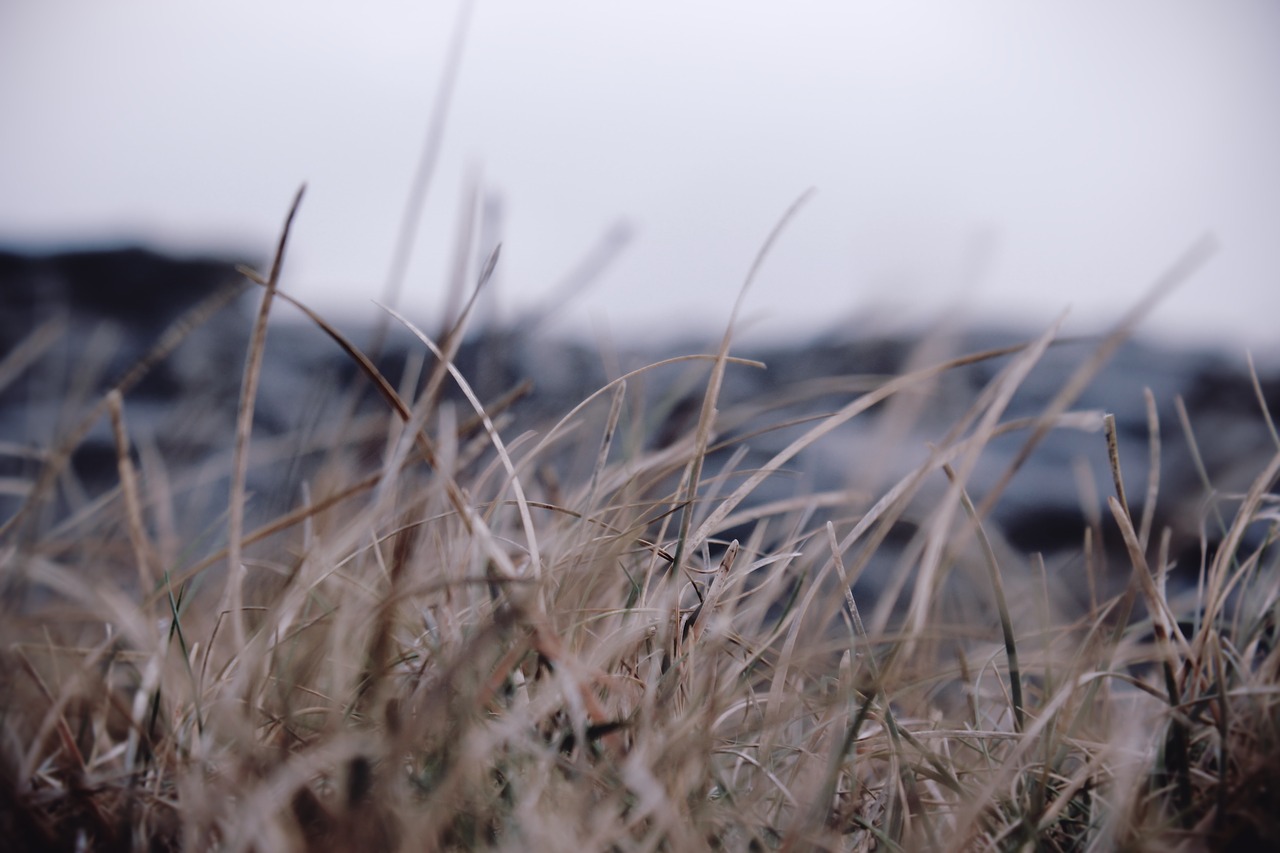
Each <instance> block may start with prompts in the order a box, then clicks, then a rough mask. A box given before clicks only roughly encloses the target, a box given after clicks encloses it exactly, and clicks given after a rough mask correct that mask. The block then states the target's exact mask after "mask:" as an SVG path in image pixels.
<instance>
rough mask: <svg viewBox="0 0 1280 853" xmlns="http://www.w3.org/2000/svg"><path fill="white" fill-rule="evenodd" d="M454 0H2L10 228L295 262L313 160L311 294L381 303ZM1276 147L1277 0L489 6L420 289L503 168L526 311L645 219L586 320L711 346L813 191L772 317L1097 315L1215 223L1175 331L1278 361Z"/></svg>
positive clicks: (300, 265)
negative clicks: (282, 231) (284, 227)
mask: <svg viewBox="0 0 1280 853" xmlns="http://www.w3.org/2000/svg"><path fill="white" fill-rule="evenodd" d="M458 8H459V7H458V6H457V5H456V4H454V3H413V2H367V3H363V4H349V3H338V2H314V1H313V2H304V0H291V2H275V3H270V2H260V0H255V1H254V2H249V0H223V2H220V3H217V4H200V5H199V6H196V5H195V4H173V3H166V2H158V0H147V2H144V1H143V0H117V2H113V3H100V2H89V0H81V2H62V3H43V2H35V0H31V2H24V0H11V2H6V3H4V4H2V5H0V116H2V117H3V118H2V120H0V241H3V242H7V243H12V242H21V241H37V242H39V243H42V244H49V243H63V244H65V243H71V242H75V241H80V240H102V239H119V238H123V239H130V240H142V241H146V242H151V243H154V244H157V245H159V246H161V247H170V248H178V249H203V248H210V247H213V248H222V247H227V248H239V249H244V250H248V251H250V252H253V253H256V254H260V255H266V254H267V253H269V252H270V250H271V247H272V246H273V244H274V242H275V239H276V236H277V231H278V229H279V226H280V223H281V221H282V219H283V216H284V213H285V210H286V208H287V206H288V203H289V200H290V198H291V197H292V194H293V191H294V190H295V189H296V187H297V186H298V184H300V183H301V182H302V181H304V180H305V181H307V182H308V184H309V189H308V195H307V198H306V200H305V201H304V204H303V208H302V211H301V214H300V216H299V219H298V222H297V225H296V230H295V234H294V241H293V243H292V247H291V254H290V256H289V259H288V270H287V276H286V284H285V286H286V287H287V288H288V289H290V290H292V291H293V292H295V293H297V294H299V295H300V296H302V297H303V298H305V299H309V300H311V301H312V302H314V303H316V304H317V305H318V306H319V307H321V308H322V309H324V310H326V311H327V312H328V313H330V314H333V315H350V316H352V317H367V316H370V315H371V314H372V311H373V309H372V308H371V307H370V306H371V300H373V299H376V298H378V297H379V296H380V294H381V292H382V288H383V282H384V280H385V277H386V272H387V268H388V264H389V261H390V256H391V251H392V244H393V242H394V239H395V235H396V230H397V223H398V221H399V217H400V214H401V210H402V207H403V205H404V199H405V195H406V193H407V191H408V186H409V184H410V181H411V178H412V175H413V173H414V169H415V164H416V162H417V159H418V154H419V151H420V149H421V147H422V140H423V137H424V133H425V129H426V126H427V118H428V115H429V112H430V109H431V104H432V100H433V98H434V95H435V91H436V89H437V86H438V83H439V79H440V75H441V72H442V66H443V63H444V57H445V53H446V50H447V45H448V43H449V39H450V33H451V31H452V28H453V26H454V21H455V20H456V18H457V15H458ZM1277 152H1280V4H1277V3H1274V2H1270V0H1252V2H1222V3H1203V2H1182V0H1163V2H1160V1H1159V0H1141V1H1140V2H1129V3H1123V4H1117V3H1103V2H1070V3H1068V2H1044V3H1035V4H1029V3H1020V2H1013V0H1009V1H1008V2H975V3H966V4H956V3H949V2H912V0H906V2H904V0H898V2H892V3H870V2H834V0H831V2H823V0H800V2H790V3H785V4H784V3H778V2H771V3H765V2H729V0H718V2H679V3H675V2H662V1H661V0H652V1H651V2H609V3H601V2H563V0H561V1H560V2H539V1H538V0H523V2H517V0H499V2H487V0H479V2H477V3H476V4H475V5H474V9H473V13H472V16H471V20H470V26H469V29H468V35H467V41H466V47H465V51H464V56H463V60H462V65H461V69H460V75H459V78H458V83H457V87H456V90H455V93H454V96H453V101H452V107H451V109H450V112H449V124H448V128H447V132H446V136H445V138H444V145H443V149H442V157H441V159H440V162H439V166H438V169H437V172H436V180H435V182H434V184H433V186H432V190H431V194H430V196H429V198H428V201H427V210H426V214H425V216H424V219H423V221H422V227H421V229H420V232H419V237H418V240H417V244H416V249H415V253H414V263H413V265H412V267H411V270H410V277H409V284H408V286H409V293H408V295H407V297H406V299H407V304H408V306H409V307H410V308H411V309H412V310H414V311H417V312H419V313H421V314H429V313H430V312H431V311H433V310H435V309H436V308H437V306H439V305H440V304H441V302H442V300H443V298H444V297H443V292H442V289H443V282H444V281H445V280H446V277H447V270H448V269H449V266H450V263H451V261H450V257H451V251H452V249H451V247H452V244H453V241H454V236H455V233H456V231H457V226H458V221H459V212H460V210H461V209H462V205H463V200H464V197H465V195H466V187H467V186H468V185H469V182H470V181H471V180H473V179H474V180H478V182H479V185H480V186H481V187H482V188H483V190H484V192H486V193H487V194H491V195H498V196H500V197H501V199H502V209H503V216H502V223H503V224H502V237H503V241H504V249H503V257H502V261H501V265H500V277H499V279H498V281H497V288H496V295H497V296H498V297H499V300H500V307H499V309H498V310H500V311H502V312H504V313H505V314H506V315H508V316H510V315H512V314H514V313H515V312H516V311H518V310H520V309H521V308H523V307H525V306H528V305H530V304H533V303H536V302H537V301H538V300H540V299H545V298H546V294H547V293H549V292H550V291H552V290H553V289H554V287H555V286H556V285H557V283H558V282H559V281H560V280H561V279H562V278H563V277H564V275H565V274H566V273H568V272H569V271H570V270H571V269H572V268H574V267H575V266H576V265H577V264H578V263H579V262H580V260H581V259H582V257H583V256H584V255H585V254H586V253H587V252H588V251H589V250H590V248H591V246H592V245H593V244H594V243H595V242H596V241H597V240H598V238H599V237H600V236H601V235H602V234H604V233H605V232H606V231H607V230H608V229H609V227H610V226H611V225H612V224H614V223H616V222H619V221H624V220H625V221H626V222H628V223H629V224H630V226H631V229H632V230H631V239H630V242H629V243H628V245H627V246H626V248H625V250H624V251H623V252H622V254H621V255H619V256H618V257H617V259H616V260H615V261H614V263H613V264H612V265H611V266H610V267H608V268H607V270H606V271H605V272H604V274H603V275H602V276H601V277H600V278H599V280H598V282H597V283H596V285H595V287H594V289H593V290H591V291H590V292H589V293H587V294H586V295H585V296H583V297H581V298H580V299H578V300H577V301H576V302H575V303H574V306H573V307H572V308H571V309H570V310H567V311H565V312H564V313H563V315H562V317H561V320H560V324H559V327H560V328H561V329H562V330H569V331H574V332H578V333H581V334H585V335H591V334H595V333H596V332H597V330H599V329H604V328H607V329H609V330H611V332H612V334H614V335H618V336H625V337H630V338H638V337H650V336H667V335H670V334H671V333H673V332H675V331H677V330H688V329H693V330H699V331H701V332H702V333H704V334H705V335H707V336H711V335H715V334H717V333H718V331H719V330H720V329H721V328H722V327H723V324H724V322H725V321H726V320H727V317H728V314H729V310H730V306H731V305H732V303H733V300H734V297H735V296H736V294H737V291H738V287H739V285H740V284H741V281H742V279H743V277H744V275H745V273H746V271H747V269H748V267H749V266H750V263H751V260H752V258H753V257H754V255H755V254H756V252H757V250H758V248H759V246H760V245H761V243H762V242H763V240H764V238H765V236H766V235H767V233H768V232H769V230H770V228H771V227H772V226H773V224H774V223H775V222H776V221H777V219H778V218H779V216H781V214H782V212H783V211H784V210H785V209H786V208H787V206H788V205H789V204H790V203H791V202H792V201H793V200H794V199H795V198H796V197H797V196H798V195H799V194H800V193H801V192H802V191H804V190H805V189H806V188H808V187H814V188H816V191H817V192H816V195H815V196H814V197H813V199H812V200H811V202H810V203H809V204H808V205H807V206H806V207H805V209H804V210H802V211H801V213H800V214H799V215H798V216H797V218H796V219H795V220H794V222H793V223H792V225H791V227H790V228H789V229H788V230H787V232H786V233H785V234H784V235H783V237H782V239H781V241H780V243H779V244H778V246H777V249H776V251H775V252H774V254H773V255H772V256H771V258H770V259H769V261H768V262H767V264H766V266H765V268H764V270H763V272H762V274H761V276H760V278H759V280H758V282H757V285H756V287H755V289H754V290H753V292H752V293H751V295H750V296H749V297H748V300H747V304H746V309H745V316H746V317H748V318H751V320H752V325H751V329H752V330H754V332H755V333H757V334H760V335H764V336H768V337H771V338H775V339H776V338H779V337H786V336H791V337H792V338H793V339H794V338H798V337H801V336H803V335H804V334H806V333H808V332H811V331H818V330H823V329H826V328H828V327H830V326H831V325H832V324H835V323H838V322H842V321H843V320H845V319H846V318H857V317H867V316H869V313H868V312H869V311H870V310H871V308H870V306H872V305H876V306H880V307H879V308H878V309H877V311H878V314H877V315H876V316H881V317H886V318H891V317H899V316H913V317H922V316H927V315H932V314H937V313H939V312H948V313H953V312H954V310H955V307H956V305H963V306H964V308H963V310H964V313H965V316H966V317H968V318H969V319H970V320H972V321H975V322H977V321H983V320H998V321H1004V320H1014V321H1017V322H1021V323H1024V324H1027V325H1028V327H1029V328H1032V329H1035V328H1039V327H1042V326H1044V325H1046V324H1047V323H1049V322H1050V321H1051V320H1052V319H1053V318H1054V317H1055V316H1056V315H1057V314H1058V313H1059V312H1060V311H1061V310H1062V309H1064V308H1066V307H1068V306H1071V308H1072V318H1073V320H1072V322H1073V323H1076V324H1082V325H1088V324H1090V323H1096V322H1100V321H1103V320H1105V319H1106V318H1108V317H1112V316H1115V315H1117V314H1118V313H1119V312H1120V311H1121V310H1123V308H1124V307H1127V305H1128V304H1129V303H1131V302H1132V301H1133V300H1135V299H1136V298H1137V297H1138V295H1139V294H1140V293H1141V291H1142V290H1143V288H1144V287H1145V286H1146V285H1147V284H1148V283H1149V282H1150V281H1151V279H1152V278H1153V277H1154V276H1156V275H1157V274H1158V273H1159V272H1160V271H1161V270H1163V269H1164V268H1165V267H1166V266H1167V265H1168V264H1169V263H1170V262H1172V260H1173V259H1174V258H1175V257H1176V256H1177V255H1178V254H1179V253H1180V252H1181V251H1182V250H1183V249H1184V248H1186V247H1187V246H1188V245H1189V244H1190V243H1192V242H1193V241H1194V240H1195V239H1196V238H1197V237H1199V236H1200V235H1201V234H1202V233H1204V232H1206V231H1212V232H1214V233H1215V234H1216V235H1217V236H1218V239H1219V241H1220V243H1221V251H1220V253H1219V254H1218V256H1217V257H1216V258H1215V259H1214V260H1213V261H1212V262H1211V264H1210V266H1209V267H1208V268H1207V269H1206V270H1205V271H1204V272H1203V273H1201V274H1200V275H1198V276H1197V277H1196V278H1195V279H1194V280H1193V281H1191V282H1189V283H1188V285H1187V286H1186V287H1185V288H1184V289H1183V290H1181V291H1179V292H1178V293H1177V294H1175V296H1174V297H1173V298H1172V299H1171V300H1170V301H1169V302H1168V303H1166V304H1165V305H1164V306H1162V307H1161V308H1160V309H1159V310H1158V311H1157V313H1156V314H1155V315H1154V316H1153V318H1152V323H1151V324H1150V326H1149V330H1151V331H1155V332H1158V333H1161V334H1164V335H1166V336H1171V337H1177V338H1181V339H1184V340H1195V341H1197V342H1204V341H1206V340H1216V341H1219V342H1228V343H1229V344H1230V345H1232V346H1237V345H1249V346H1252V347H1255V348H1256V349H1259V350H1265V349H1269V348H1274V347H1275V346H1276V343H1277V336H1276V335H1275V333H1274V331H1273V329H1274V326H1275V324H1276V320H1277V318H1278V317H1280V153H1277ZM975 257H981V258H984V259H985V260H982V261H981V262H978V263H975V262H974V260H973V259H974V258H975Z"/></svg>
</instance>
